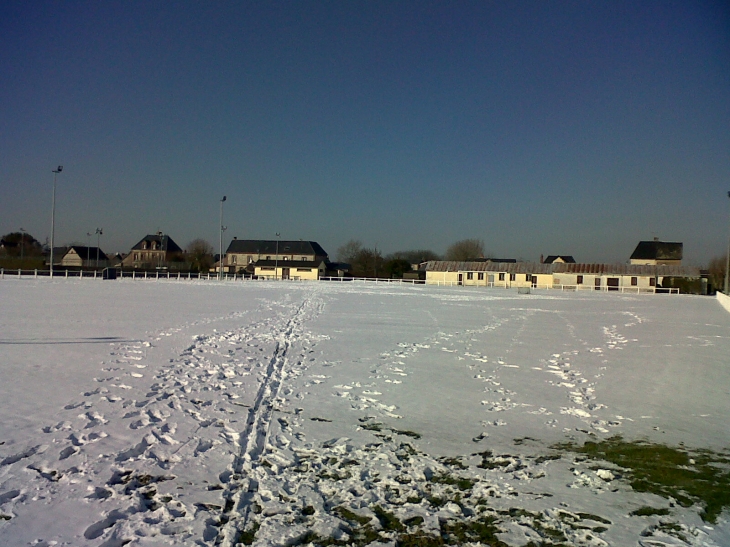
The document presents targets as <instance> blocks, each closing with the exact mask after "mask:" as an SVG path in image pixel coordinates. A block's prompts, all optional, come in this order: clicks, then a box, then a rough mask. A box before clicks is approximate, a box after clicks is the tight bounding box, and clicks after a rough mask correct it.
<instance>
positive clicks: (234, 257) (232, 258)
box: [231, 255, 236, 264]
mask: <svg viewBox="0 0 730 547" xmlns="http://www.w3.org/2000/svg"><path fill="white" fill-rule="evenodd" d="M235 263H236V255H231V264H235Z"/></svg>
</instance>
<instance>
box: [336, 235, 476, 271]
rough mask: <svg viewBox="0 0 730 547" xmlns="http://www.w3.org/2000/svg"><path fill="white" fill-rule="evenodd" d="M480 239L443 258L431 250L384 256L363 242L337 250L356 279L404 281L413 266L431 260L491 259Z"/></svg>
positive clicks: (455, 248)
mask: <svg viewBox="0 0 730 547" xmlns="http://www.w3.org/2000/svg"><path fill="white" fill-rule="evenodd" d="M488 257H489V255H488V254H487V253H485V251H484V242H483V241H482V240H480V239H462V240H460V241H457V242H455V243H453V244H451V245H450V246H449V248H448V249H446V253H445V254H444V255H443V256H442V255H439V254H438V253H435V252H434V251H432V250H430V249H415V250H410V251H397V252H395V253H390V254H388V255H385V256H383V255H382V254H381V252H380V251H379V250H378V248H377V246H376V247H365V246H363V244H362V241H360V240H359V239H351V240H350V241H348V242H347V243H345V244H344V245H342V246H341V247H339V248H338V249H337V261H338V262H344V263H346V264H349V265H350V271H349V273H350V275H351V276H353V277H386V278H390V279H400V278H402V277H403V274H406V273H408V272H411V271H412V270H413V266H414V265H416V264H421V263H422V262H428V261H429V260H457V261H464V260H473V259H477V258H488Z"/></svg>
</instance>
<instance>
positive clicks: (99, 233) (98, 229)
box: [96, 228, 104, 270]
mask: <svg viewBox="0 0 730 547" xmlns="http://www.w3.org/2000/svg"><path fill="white" fill-rule="evenodd" d="M102 230H103V228H97V229H96V269H97V270H98V269H99V238H100V237H101V234H103V233H104V232H103V231H102Z"/></svg>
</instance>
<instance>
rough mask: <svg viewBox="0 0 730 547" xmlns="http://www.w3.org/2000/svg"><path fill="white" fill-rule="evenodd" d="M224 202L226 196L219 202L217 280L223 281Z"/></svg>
mask: <svg viewBox="0 0 730 547" xmlns="http://www.w3.org/2000/svg"><path fill="white" fill-rule="evenodd" d="M224 201H226V196H223V199H222V200H221V237H220V242H219V246H218V280H219V281H220V280H221V279H223V232H225V231H226V227H225V226H223V202H224Z"/></svg>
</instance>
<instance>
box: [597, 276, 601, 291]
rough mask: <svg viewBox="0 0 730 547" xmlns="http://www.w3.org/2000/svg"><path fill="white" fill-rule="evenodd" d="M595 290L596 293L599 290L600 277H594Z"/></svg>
mask: <svg viewBox="0 0 730 547" xmlns="http://www.w3.org/2000/svg"><path fill="white" fill-rule="evenodd" d="M596 290H597V291H600V290H601V278H600V277H596Z"/></svg>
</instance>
